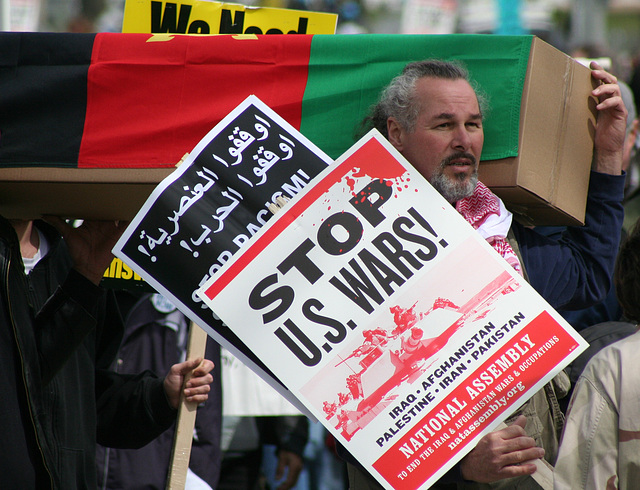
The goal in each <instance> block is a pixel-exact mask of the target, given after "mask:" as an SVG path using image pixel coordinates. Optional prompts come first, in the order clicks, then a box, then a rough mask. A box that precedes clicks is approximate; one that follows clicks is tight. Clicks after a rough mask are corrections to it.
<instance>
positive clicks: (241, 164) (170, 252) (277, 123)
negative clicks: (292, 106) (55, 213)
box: [114, 96, 331, 368]
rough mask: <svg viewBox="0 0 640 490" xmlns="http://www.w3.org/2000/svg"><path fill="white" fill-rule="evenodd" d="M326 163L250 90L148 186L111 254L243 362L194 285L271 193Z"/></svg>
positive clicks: (247, 229)
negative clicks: (182, 157) (176, 164)
mask: <svg viewBox="0 0 640 490" xmlns="http://www.w3.org/2000/svg"><path fill="white" fill-rule="evenodd" d="M329 163H331V159H329V158H328V157H327V156H326V155H324V153H322V151H320V150H319V149H318V148H317V147H315V146H314V145H313V144H312V143H311V142H310V141H308V140H306V139H305V138H304V137H303V136H302V135H301V134H300V133H299V132H298V131H296V130H295V129H294V128H293V127H292V126H291V125H289V124H288V123H287V122H286V121H284V120H283V119H282V118H280V117H279V116H278V115H277V114H275V113H274V112H273V111H272V110H270V109H269V108H268V107H267V106H266V105H264V104H263V103H262V102H260V101H259V100H258V99H257V98H256V97H254V96H250V97H248V98H247V99H246V100H245V101H244V102H243V103H242V104H240V105H239V106H238V107H237V108H236V109H235V110H234V111H233V112H231V113H230V114H229V115H228V116H227V117H226V118H225V119H223V120H222V121H221V122H220V123H219V124H218V125H216V127H215V128H214V129H212V130H211V132H210V133H209V134H208V135H207V136H206V137H205V138H203V139H202V140H201V141H200V143H199V144H198V145H197V146H196V148H195V149H194V150H193V151H192V152H191V153H190V154H189V156H188V158H187V159H186V160H185V162H184V163H183V164H182V165H181V166H180V167H179V168H178V169H177V170H176V171H175V172H173V173H172V174H171V175H170V176H169V177H167V178H166V179H165V180H164V181H163V182H162V183H161V184H160V185H159V186H158V187H157V188H156V189H155V190H154V191H153V193H152V194H151V195H150V196H149V198H148V200H147V201H146V203H145V204H144V206H143V207H142V209H141V210H140V211H139V213H138V214H137V215H136V217H135V218H134V219H133V221H132V222H131V224H130V225H129V227H128V228H127V230H126V231H125V233H124V234H123V236H122V237H121V239H120V240H119V241H118V243H117V244H116V246H115V247H114V253H115V255H116V256H117V257H119V258H121V259H122V260H123V261H125V262H126V263H127V265H128V266H130V267H131V268H132V269H133V270H134V271H135V272H136V273H138V274H139V275H140V276H141V277H142V278H143V279H144V280H145V281H147V282H148V283H149V284H150V285H151V286H153V287H154V288H155V289H156V290H157V291H158V292H160V293H161V294H163V295H164V296H165V297H166V298H167V299H169V300H170V301H171V302H172V303H174V304H175V305H176V306H177V307H179V308H180V309H181V311H182V312H183V313H185V314H186V315H187V316H189V317H190V318H191V320H193V321H194V322H196V323H197V324H198V325H200V326H201V327H202V328H204V329H205V330H206V331H207V332H208V333H209V335H211V336H212V337H213V338H214V339H216V340H217V341H218V342H220V343H222V344H223V345H225V346H227V347H228V348H230V349H231V350H232V351H233V353H234V354H235V355H239V356H241V358H242V360H243V362H247V356H250V354H251V353H250V352H249V351H248V349H245V348H244V346H243V345H242V344H241V343H238V342H236V340H237V339H235V337H234V336H233V335H230V332H228V331H227V330H226V329H225V328H224V326H223V325H222V324H221V323H220V322H219V321H218V320H217V319H216V318H215V317H214V316H213V315H212V313H211V311H210V310H209V309H208V308H207V307H206V306H204V305H203V304H202V301H201V300H200V299H199V298H198V297H197V296H196V294H195V292H196V291H197V289H198V288H199V287H200V286H201V285H202V284H203V283H204V282H206V281H207V280H208V279H209V278H210V277H211V276H212V275H213V274H214V273H215V272H216V271H217V270H218V269H220V268H221V267H222V264H224V262H225V261H227V260H229V259H230V258H231V256H232V255H233V254H234V253H235V252H236V251H237V250H239V249H240V248H241V247H242V246H243V245H244V244H245V243H247V242H248V241H249V238H250V237H251V236H252V235H254V234H255V233H256V232H257V231H258V230H259V229H260V227H261V226H262V225H263V224H265V223H266V222H267V220H268V219H269V218H270V217H271V212H270V211H268V206H269V205H270V204H271V203H272V202H273V201H275V199H276V198H277V197H280V196H282V197H285V198H291V197H293V196H294V195H295V194H296V193H298V192H300V191H301V190H302V188H303V187H304V186H305V185H306V184H307V183H308V182H309V181H310V180H311V178H312V177H313V176H314V175H316V174H317V173H319V172H320V171H321V170H322V169H324V168H325V167H326V166H327V165H328V164H329ZM230 343H231V344H232V345H229V344H230ZM254 362H257V359H254ZM254 368H255V366H254Z"/></svg>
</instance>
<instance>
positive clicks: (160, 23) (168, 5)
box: [122, 0, 338, 34]
mask: <svg viewBox="0 0 640 490" xmlns="http://www.w3.org/2000/svg"><path fill="white" fill-rule="evenodd" d="M337 21H338V16H337V14H329V13H321V12H309V11H306V10H292V9H280V8H270V7H246V6H244V5H239V4H235V3H222V2H209V1H199V0H181V1H180V2H174V3H172V2H158V1H154V0H127V1H126V3H125V8H124V21H123V23H122V32H132V33H135V32H151V33H152V34H155V33H171V34H335V32H336V24H337Z"/></svg>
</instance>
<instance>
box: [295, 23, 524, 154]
mask: <svg viewBox="0 0 640 490" xmlns="http://www.w3.org/2000/svg"><path fill="white" fill-rule="evenodd" d="M532 39H533V38H532V36H490V35H475V34H453V35H433V36H425V35H384V34H360V35H333V36H329V35H316V36H314V37H313V40H312V43H311V55H310V59H309V79H308V82H307V86H306V89H305V93H304V99H303V101H302V124H301V128H300V130H301V132H302V133H303V134H304V135H305V136H306V137H307V138H309V139H310V140H311V141H313V142H315V143H316V144H318V146H320V147H321V148H322V149H323V150H324V151H325V152H326V153H327V154H329V156H331V157H332V158H337V157H339V156H340V155H341V154H342V153H343V152H344V151H345V150H347V149H348V148H349V147H350V146H351V145H352V144H353V143H354V133H355V130H356V129H357V127H358V126H359V123H360V121H361V120H362V118H363V117H364V116H365V115H366V113H367V111H368V109H369V107H370V106H371V105H372V104H373V103H375V101H376V100H377V97H378V95H379V93H380V90H381V88H382V87H384V86H385V85H386V84H387V83H388V82H389V81H390V80H391V79H392V78H393V77H394V76H395V75H397V74H398V73H399V72H400V71H401V70H402V67H403V66H404V65H405V64H406V63H408V62H410V61H415V60H421V59H425V58H440V59H455V60H460V61H462V62H464V64H465V65H466V66H467V68H468V69H469V72H470V73H471V76H472V78H473V79H474V80H475V81H476V82H477V83H478V85H479V87H480V89H481V90H482V91H483V92H484V93H485V94H486V95H487V96H488V100H489V107H490V110H489V111H488V112H487V114H486V116H487V117H486V120H485V123H484V124H485V145H484V150H483V154H482V158H483V159H484V160H495V159H500V158H507V157H513V156H516V155H517V154H518V131H519V120H520V101H521V97H522V90H523V87H524V81H525V77H526V70H527V62H528V59H529V52H530V49H531V43H532Z"/></svg>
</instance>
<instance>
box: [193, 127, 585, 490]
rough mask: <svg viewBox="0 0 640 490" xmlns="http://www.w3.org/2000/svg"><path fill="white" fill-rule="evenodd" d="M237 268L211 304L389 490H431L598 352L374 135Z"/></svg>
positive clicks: (216, 284) (211, 287) (267, 231)
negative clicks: (553, 382) (480, 443)
mask: <svg viewBox="0 0 640 490" xmlns="http://www.w3.org/2000/svg"><path fill="white" fill-rule="evenodd" d="M234 259H235V260H234V261H233V262H230V263H228V264H226V265H225V267H224V268H223V269H222V270H221V271H220V273H219V274H218V275H217V276H215V277H214V278H212V279H211V280H210V281H208V282H207V283H206V284H205V285H204V286H203V287H202V289H201V290H200V291H199V295H200V296H201V297H202V298H203V300H204V301H205V303H206V304H208V305H209V306H210V307H211V308H212V309H213V310H214V311H215V312H216V313H217V314H218V315H219V316H220V317H221V318H222V319H223V320H224V321H225V323H226V324H227V325H229V326H230V328H231V329H233V331H234V332H235V333H236V334H237V335H238V336H239V337H240V338H241V339H243V341H244V342H245V343H246V344H247V346H249V347H250V348H251V349H252V350H253V351H254V352H255V354H256V355H257V356H258V357H259V358H260V359H261V360H262V361H263V362H264V363H265V364H266V365H267V366H269V368H270V369H272V370H273V372H274V373H275V375H276V376H277V377H278V378H279V379H280V380H282V382H283V383H284V384H285V385H286V386H287V387H288V388H289V390H290V391H291V392H292V393H293V394H294V395H295V396H297V397H299V399H300V401H301V402H302V403H303V404H304V405H305V406H306V407H307V408H308V409H309V411H310V412H311V413H312V414H314V415H315V416H316V417H317V418H318V419H319V420H322V421H323V423H324V424H325V426H326V427H327V428H328V430H330V431H331V432H332V433H333V434H334V435H335V436H336V437H337V438H338V440H339V441H340V442H341V443H343V444H344V445H345V446H346V447H347V448H348V449H349V451H350V452H351V453H352V454H353V455H354V456H355V457H356V458H357V459H358V460H359V461H360V462H361V463H362V464H363V465H365V467H367V468H368V469H370V470H371V472H372V474H374V475H375V476H376V478H378V480H379V481H380V483H382V484H383V485H384V486H386V487H387V488H395V489H400V488H402V489H404V488H407V489H414V488H423V487H424V488H426V487H427V486H428V485H431V484H432V483H433V482H434V481H436V479H437V478H438V477H439V476H441V475H442V474H443V473H444V472H445V471H446V470H448V469H449V468H450V467H451V466H452V465H453V464H454V463H455V462H456V461H457V460H459V459H460V458H461V457H462V456H464V454H466V453H467V452H468V451H469V450H470V449H471V448H472V447H473V445H474V443H475V442H477V440H478V438H479V437H481V436H482V435H483V434H485V433H486V432H488V431H489V430H491V429H492V428H493V427H495V426H496V425H497V424H498V423H499V422H501V421H502V420H504V418H506V417H507V416H508V414H509V412H510V411H512V410H513V409H515V408H516V406H517V405H519V404H521V403H522V402H523V401H524V400H525V399H526V398H528V397H529V396H531V395H532V394H533V393H534V392H535V391H537V389H539V388H540V387H541V386H542V385H543V384H544V382H546V381H548V380H549V379H550V378H551V377H552V376H553V375H554V374H555V373H557V372H558V371H559V370H560V369H561V368H562V367H563V364H566V363H567V362H569V361H570V360H571V359H572V358H573V357H575V355H577V354H578V353H579V351H581V350H582V349H584V341H583V340H582V339H581V338H580V336H579V335H578V334H577V333H575V332H574V331H572V330H571V328H570V327H569V326H568V325H567V324H566V323H564V321H563V320H562V318H561V317H560V316H559V315H558V314H557V313H556V312H554V311H553V310H552V309H551V308H550V307H549V306H548V305H547V304H546V302H545V301H544V300H543V299H542V298H541V297H540V296H539V295H538V294H537V293H536V292H535V291H533V289H532V288H531V287H530V286H529V285H528V284H527V283H526V282H525V281H524V280H523V279H522V278H521V277H520V276H519V275H517V273H515V272H514V271H513V270H512V268H511V267H510V266H509V265H508V264H507V263H506V261H504V260H503V259H502V257H500V256H499V255H498V254H497V253H496V252H495V251H494V250H493V249H492V248H491V247H490V246H489V245H488V244H487V243H486V241H485V240H484V239H483V238H482V237H481V236H480V235H479V234H478V233H477V232H476V231H475V230H473V228H472V227H471V226H469V225H468V223H466V221H464V219H463V218H462V217H461V216H460V215H459V214H458V213H457V212H456V211H455V209H454V208H453V207H452V206H451V205H450V204H449V203H447V202H446V201H445V200H444V199H442V197H441V196H440V195H439V194H438V193H437V192H436V191H435V190H434V189H433V188H432V187H431V186H430V185H429V184H428V183H427V182H426V181H425V180H424V179H423V178H422V177H421V176H420V175H419V174H417V173H416V171H415V170H413V169H412V168H411V167H410V165H408V164H407V163H406V162H405V161H404V159H402V157H401V156H400V155H399V154H398V153H397V152H396V151H395V150H394V149H393V148H392V147H390V145H389V144H388V142H386V140H384V139H383V138H382V137H381V136H380V135H379V134H377V133H375V132H372V133H370V135H369V136H368V137H367V138H364V139H363V140H362V141H361V142H360V143H358V144H357V145H356V146H355V147H354V148H352V150H351V151H350V152H348V154H347V155H345V156H343V158H341V159H340V160H339V161H338V162H337V163H336V165H335V166H333V167H331V168H329V169H326V170H325V171H324V172H323V173H322V174H320V175H319V176H318V177H316V179H314V181H313V182H312V183H311V185H310V186H308V187H307V188H306V189H305V191H303V192H302V193H300V194H299V195H298V196H296V198H295V199H294V200H293V201H292V202H290V203H289V204H288V205H287V206H286V207H285V208H284V209H283V210H282V211H281V212H280V213H278V215H276V217H275V219H274V220H273V221H272V222H270V223H269V225H267V227H265V228H263V229H262V230H261V231H260V232H259V233H258V234H257V235H256V236H255V237H254V239H253V241H252V242H251V244H250V245H249V246H248V247H246V248H245V249H243V250H242V251H241V252H240V253H239V254H238V255H237V256H236V257H235V258H234ZM485 407H486V408H485ZM490 407H492V408H491V409H490ZM426 459H430V461H429V463H428V464H421V462H423V461H425V460H426Z"/></svg>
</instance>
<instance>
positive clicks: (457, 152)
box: [387, 77, 484, 203]
mask: <svg viewBox="0 0 640 490" xmlns="http://www.w3.org/2000/svg"><path fill="white" fill-rule="evenodd" d="M416 97H417V100H418V101H419V103H420V107H421V109H420V113H419V115H418V118H417V120H416V124H415V127H414V129H413V131H411V132H408V131H407V130H405V129H404V128H402V127H401V126H400V125H399V124H398V123H397V121H396V120H395V119H394V118H389V120H388V121H387V129H388V132H389V141H390V142H391V144H392V145H393V146H394V147H395V148H396V149H397V150H398V151H400V153H402V155H403V156H404V157H405V158H406V159H407V160H408V161H409V163H411V165H413V166H414V167H415V168H416V170H418V172H420V173H421V174H422V175H423V176H424V177H425V178H426V179H427V180H428V181H429V182H430V183H431V184H432V185H433V186H434V187H435V188H436V189H437V190H438V192H440V194H442V196H443V197H444V198H445V199H447V200H448V201H449V202H452V203H453V202H456V201H458V200H460V199H462V198H463V197H466V196H469V195H471V194H472V193H473V190H474V188H475V185H476V182H477V178H478V177H477V175H478V162H479V161H480V154H481V153H482V144H483V143H484V133H483V131H482V114H481V113H480V108H479V106H478V99H477V97H476V94H475V92H474V90H473V88H471V85H469V83H468V82H467V81H465V80H443V79H439V78H432V77H426V78H421V79H420V80H418V81H417V82H416Z"/></svg>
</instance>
